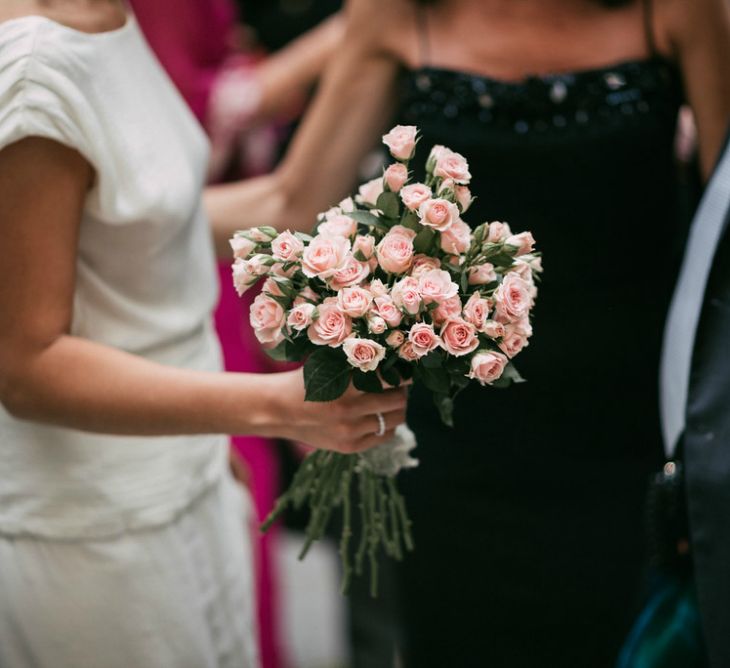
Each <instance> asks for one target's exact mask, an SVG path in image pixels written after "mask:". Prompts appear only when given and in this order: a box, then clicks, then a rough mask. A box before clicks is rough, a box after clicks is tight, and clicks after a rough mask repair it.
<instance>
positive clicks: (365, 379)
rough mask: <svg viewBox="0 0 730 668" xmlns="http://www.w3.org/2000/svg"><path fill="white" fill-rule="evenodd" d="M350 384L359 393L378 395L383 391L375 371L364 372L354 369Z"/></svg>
mask: <svg viewBox="0 0 730 668" xmlns="http://www.w3.org/2000/svg"><path fill="white" fill-rule="evenodd" d="M352 384H353V385H354V386H355V387H356V388H357V389H358V390H360V392H375V393H376V394H379V393H381V392H382V391H383V385H382V383H381V382H380V378H378V374H377V373H376V372H375V371H369V372H365V371H360V370H359V369H355V371H353V373H352Z"/></svg>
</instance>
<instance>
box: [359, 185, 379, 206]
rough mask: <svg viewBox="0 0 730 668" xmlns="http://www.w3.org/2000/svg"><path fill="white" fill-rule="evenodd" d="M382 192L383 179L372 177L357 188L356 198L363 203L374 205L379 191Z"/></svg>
mask: <svg viewBox="0 0 730 668" xmlns="http://www.w3.org/2000/svg"><path fill="white" fill-rule="evenodd" d="M382 192H383V179H372V181H368V182H367V183H363V184H362V185H361V186H360V188H359V189H358V195H357V198H356V199H357V200H358V201H359V202H362V203H363V204H370V205H371V206H375V204H376V203H377V201H378V197H379V196H380V193H382Z"/></svg>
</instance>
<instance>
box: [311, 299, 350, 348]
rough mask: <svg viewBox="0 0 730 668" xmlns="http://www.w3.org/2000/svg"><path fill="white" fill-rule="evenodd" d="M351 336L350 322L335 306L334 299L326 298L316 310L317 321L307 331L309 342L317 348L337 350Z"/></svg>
mask: <svg viewBox="0 0 730 668" xmlns="http://www.w3.org/2000/svg"><path fill="white" fill-rule="evenodd" d="M350 334H352V320H350V318H349V316H346V315H345V314H344V313H343V312H342V311H341V310H340V308H339V306H338V305H337V299H336V298H335V297H328V298H327V299H325V300H324V302H322V304H320V305H319V307H318V308H317V319H316V320H315V321H314V322H313V323H312V324H311V325H310V326H309V329H307V335H308V336H309V340H310V341H311V342H312V343H314V344H316V345H318V346H332V347H333V348H337V347H339V346H340V345H342V342H343V341H344V340H345V339H346V338H347V337H348V336H350Z"/></svg>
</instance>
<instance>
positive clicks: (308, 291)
mask: <svg viewBox="0 0 730 668" xmlns="http://www.w3.org/2000/svg"><path fill="white" fill-rule="evenodd" d="M319 300H320V297H319V295H318V294H317V293H316V292H315V291H314V290H312V288H310V287H309V286H307V287H306V288H304V289H303V290H302V291H301V292H300V293H299V294H298V295H297V298H296V299H295V300H294V306H299V304H318V303H319Z"/></svg>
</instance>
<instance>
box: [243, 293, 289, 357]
mask: <svg viewBox="0 0 730 668" xmlns="http://www.w3.org/2000/svg"><path fill="white" fill-rule="evenodd" d="M284 320H285V316H284V309H283V308H282V307H281V304H279V303H278V302H276V301H275V300H274V299H272V298H271V297H268V296H266V295H265V294H259V295H258V296H257V297H256V299H254V302H253V304H251V312H250V321H251V327H252V328H253V331H254V334H255V335H256V338H257V339H258V340H259V342H260V343H262V344H264V345H268V346H276V345H277V344H279V343H281V342H282V341H283V340H284V335H283V334H282V332H281V328H282V326H283V325H284Z"/></svg>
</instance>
